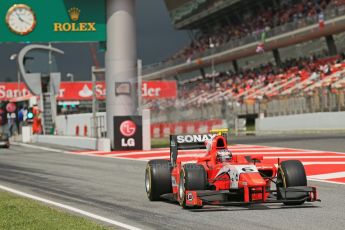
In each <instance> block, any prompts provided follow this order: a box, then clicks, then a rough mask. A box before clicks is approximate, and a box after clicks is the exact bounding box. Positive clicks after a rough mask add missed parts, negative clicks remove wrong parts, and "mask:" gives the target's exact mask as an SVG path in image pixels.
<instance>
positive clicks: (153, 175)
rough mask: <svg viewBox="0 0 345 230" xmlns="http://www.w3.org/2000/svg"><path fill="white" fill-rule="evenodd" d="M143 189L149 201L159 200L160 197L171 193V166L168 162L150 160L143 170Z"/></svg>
mask: <svg viewBox="0 0 345 230" xmlns="http://www.w3.org/2000/svg"><path fill="white" fill-rule="evenodd" d="M145 188H146V193H147V197H148V198H149V200H151V201H157V200H160V196H161V195H163V194H166V193H172V186H171V165H170V162H169V161H168V160H151V161H149V162H148V163H147V166H146V170H145Z"/></svg>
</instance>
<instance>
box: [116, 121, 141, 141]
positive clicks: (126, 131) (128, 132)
mask: <svg viewBox="0 0 345 230" xmlns="http://www.w3.org/2000/svg"><path fill="white" fill-rule="evenodd" d="M136 130H137V126H136V125H135V123H134V122H133V121H131V120H127V121H124V122H122V123H121V125H120V132H121V134H122V135H124V136H125V137H131V136H133V135H134V134H135V131H136Z"/></svg>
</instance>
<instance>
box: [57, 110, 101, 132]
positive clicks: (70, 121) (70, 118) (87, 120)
mask: <svg viewBox="0 0 345 230" xmlns="http://www.w3.org/2000/svg"><path fill="white" fill-rule="evenodd" d="M97 116H105V113H97ZM91 117H92V113H81V114H71V115H67V116H65V115H59V116H57V117H56V131H57V134H58V135H63V136H75V135H76V127H77V126H79V136H84V126H86V127H87V130H88V132H87V133H88V136H89V137H91V134H92V133H91V131H92V129H91V128H92V127H91ZM104 122H106V119H104ZM104 125H105V128H106V127H107V126H106V124H104Z"/></svg>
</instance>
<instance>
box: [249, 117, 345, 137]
mask: <svg viewBox="0 0 345 230" xmlns="http://www.w3.org/2000/svg"><path fill="white" fill-rule="evenodd" d="M255 128H256V131H259V132H260V131H262V132H269V131H322V130H345V112H328V113H306V114H298V115H288V116H278V117H266V118H258V119H256V120H255Z"/></svg>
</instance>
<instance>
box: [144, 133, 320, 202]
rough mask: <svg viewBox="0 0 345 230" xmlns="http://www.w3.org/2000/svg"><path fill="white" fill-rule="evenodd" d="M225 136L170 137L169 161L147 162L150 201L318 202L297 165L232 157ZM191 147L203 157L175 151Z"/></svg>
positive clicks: (302, 169)
mask: <svg viewBox="0 0 345 230" xmlns="http://www.w3.org/2000/svg"><path fill="white" fill-rule="evenodd" d="M226 133H227V131H226V130H215V131H210V133H209V134H203V135H171V136H170V161H169V160H151V161H149V162H148V164H147V167H146V171H145V187H146V192H147V196H148V198H149V200H151V201H157V200H161V199H169V200H175V201H177V202H179V204H180V205H181V206H182V207H183V208H201V207H203V206H204V205H244V204H256V203H283V204H285V205H301V204H303V203H304V202H306V201H307V202H313V201H320V200H319V199H318V196H317V191H316V188H315V187H310V186H307V177H306V173H305V169H304V166H303V165H302V163H301V162H300V161H298V160H287V161H283V162H279V159H277V165H278V167H277V166H276V165H275V164H267V163H264V162H262V160H263V156H257V155H255V156H243V155H233V154H232V153H231V152H230V151H229V149H228V146H227V137H226ZM189 149H206V153H205V155H204V156H201V157H195V159H193V161H190V159H189V160H188V162H186V161H183V160H180V159H179V158H178V157H177V156H178V151H179V150H189ZM191 162H193V163H191ZM274 185H275V186H274Z"/></svg>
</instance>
